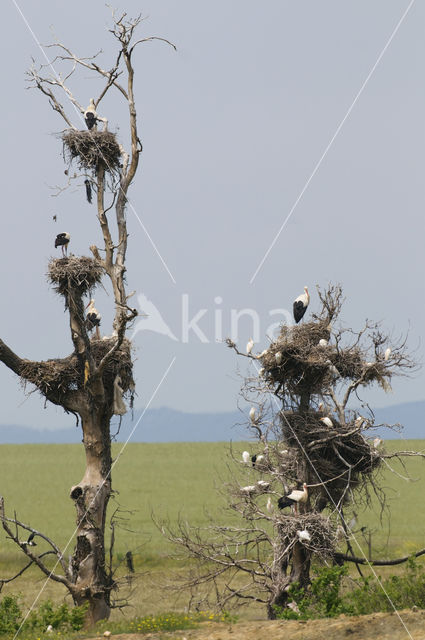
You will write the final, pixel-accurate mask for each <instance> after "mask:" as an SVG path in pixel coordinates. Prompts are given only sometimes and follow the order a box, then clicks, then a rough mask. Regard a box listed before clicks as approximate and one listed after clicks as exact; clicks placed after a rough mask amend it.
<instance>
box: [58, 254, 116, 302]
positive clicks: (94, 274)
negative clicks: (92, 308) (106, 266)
mask: <svg viewBox="0 0 425 640" xmlns="http://www.w3.org/2000/svg"><path fill="white" fill-rule="evenodd" d="M103 273H104V270H103V267H102V265H101V264H100V263H99V262H98V261H97V260H94V259H93V258H88V257H86V256H71V257H70V258H58V259H52V260H50V262H49V265H48V274H47V275H48V278H49V280H50V282H51V283H52V284H53V285H54V288H55V291H57V293H60V294H61V295H66V294H68V293H69V291H70V289H73V290H74V291H75V290H77V291H78V293H79V294H80V295H85V294H86V293H90V292H91V291H92V290H93V289H94V288H95V286H96V285H97V284H99V283H100V281H101V279H102V276H103Z"/></svg>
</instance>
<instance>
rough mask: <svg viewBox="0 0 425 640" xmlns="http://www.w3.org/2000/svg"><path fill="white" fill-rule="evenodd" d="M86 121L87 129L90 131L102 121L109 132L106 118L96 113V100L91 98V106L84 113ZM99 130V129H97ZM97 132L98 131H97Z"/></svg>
mask: <svg viewBox="0 0 425 640" xmlns="http://www.w3.org/2000/svg"><path fill="white" fill-rule="evenodd" d="M84 120H85V122H86V125H87V129H88V130H89V131H90V130H91V129H93V127H95V126H96V122H98V121H101V122H103V124H104V129H103V130H104V131H106V130H107V127H108V121H107V119H106V118H102V117H101V116H99V115H98V114H97V112H96V105H95V103H94V98H90V104H89V106H88V107H87V109H86V110H85V111H84ZM96 128H97V127H96ZM95 131H96V129H95Z"/></svg>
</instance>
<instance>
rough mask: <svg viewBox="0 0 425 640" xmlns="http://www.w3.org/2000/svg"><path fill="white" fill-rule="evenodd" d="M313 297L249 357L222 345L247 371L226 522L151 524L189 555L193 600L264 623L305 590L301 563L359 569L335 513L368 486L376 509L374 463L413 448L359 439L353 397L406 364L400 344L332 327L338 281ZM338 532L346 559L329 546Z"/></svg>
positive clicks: (186, 582)
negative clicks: (233, 608)
mask: <svg viewBox="0 0 425 640" xmlns="http://www.w3.org/2000/svg"><path fill="white" fill-rule="evenodd" d="M319 297H320V301H321V310H320V312H319V313H318V314H317V315H314V314H313V319H312V320H311V321H307V322H302V323H301V324H299V325H296V326H293V327H288V326H282V327H281V331H280V335H279V336H278V338H277V339H276V340H275V341H273V342H272V343H271V344H270V346H269V348H268V349H267V350H266V351H263V352H262V353H261V354H258V355H256V354H254V353H253V352H252V351H251V353H242V352H240V351H239V350H238V348H237V346H236V345H235V343H234V342H232V341H231V340H227V343H228V346H229V347H231V348H232V349H234V350H235V351H236V353H237V354H238V355H239V356H242V357H247V358H250V359H251V360H252V366H253V367H254V368H255V375H253V377H248V378H245V379H244V386H243V389H242V396H243V398H244V401H247V400H248V401H249V402H250V404H251V405H252V407H251V410H250V412H249V413H250V420H249V427H248V428H249V430H250V431H251V432H253V433H254V435H255V439H256V441H257V442H256V444H255V445H254V448H253V449H252V451H250V452H244V453H243V455H242V458H239V456H237V457H235V456H234V455H233V454H232V458H233V461H234V463H235V464H236V465H238V467H237V471H236V472H234V473H232V474H231V476H232V480H231V481H230V482H228V483H227V484H225V485H224V489H223V493H224V494H225V496H226V500H227V502H228V504H229V508H230V510H231V513H233V516H232V515H231V514H229V516H230V522H231V523H232V524H228V525H223V526H221V525H217V524H215V523H211V525H209V526H207V527H204V528H199V527H198V528H195V527H190V526H188V525H187V524H185V523H184V522H183V521H181V522H180V523H179V525H178V528H177V530H176V529H175V527H174V528H173V527H170V526H169V524H167V523H162V524H161V525H160V526H161V527H162V531H163V533H164V534H165V535H166V536H167V537H168V538H169V539H170V540H171V541H173V542H174V543H176V544H177V545H179V546H180V548H181V549H182V552H183V554H184V555H189V556H190V557H192V558H195V559H196V562H195V563H194V564H193V567H192V568H191V569H190V570H189V574H186V575H185V576H183V577H182V586H184V587H185V588H187V587H189V588H191V589H192V590H193V591H194V592H195V593H194V595H193V597H194V598H195V601H196V602H197V603H198V606H208V605H209V606H212V605H213V604H214V605H217V604H218V605H219V606H220V607H228V606H229V604H230V601H232V599H236V600H237V601H238V602H239V603H243V602H245V603H247V602H250V601H251V602H252V601H253V600H254V601H257V602H261V603H264V604H265V605H266V607H267V614H268V617H269V618H274V617H275V616H276V612H277V610H279V609H284V608H285V607H287V606H288V605H291V595H290V593H291V585H295V584H297V588H300V589H301V590H304V591H305V593H306V594H308V586H309V583H310V567H311V562H312V560H313V559H318V560H320V559H321V560H331V561H334V562H335V561H336V562H338V563H342V562H344V560H351V561H355V562H357V564H363V563H364V562H365V558H356V557H355V556H354V552H353V549H352V546H351V544H350V534H351V532H350V530H349V527H348V526H347V524H346V522H347V519H346V516H347V513H346V512H349V511H353V510H354V509H356V505H358V504H359V503H360V502H363V503H364V501H366V502H367V503H368V501H369V498H370V496H371V494H372V493H375V494H376V495H378V497H379V499H380V500H381V505H382V506H383V505H384V503H385V497H384V494H383V492H382V491H381V490H380V487H379V482H378V483H377V477H376V476H377V472H378V471H379V469H380V468H381V466H382V465H383V464H385V465H387V466H390V467H391V462H389V460H390V459H391V458H401V457H402V456H403V455H405V456H409V455H421V454H417V453H416V452H413V451H404V452H402V451H400V452H397V453H392V454H389V453H386V452H385V451H384V449H382V448H381V447H380V446H378V447H377V446H376V445H377V442H374V441H373V437H370V434H372V436H373V429H376V427H377V426H378V425H376V424H374V416H373V412H372V411H371V410H370V408H369V407H368V405H367V404H365V403H362V402H361V399H360V396H359V394H360V392H361V389H364V388H366V387H370V386H371V385H374V384H378V385H380V386H381V387H382V388H383V390H384V391H389V390H390V388H391V387H390V382H391V378H392V377H393V376H395V375H400V374H407V373H408V372H411V371H412V370H413V369H414V368H415V363H414V362H413V360H412V359H411V357H410V356H409V354H408V352H407V348H406V342H405V340H399V341H396V342H397V343H393V344H391V339H390V337H389V336H387V335H384V334H383V333H382V331H381V329H380V327H379V325H377V324H372V323H370V322H366V323H365V325H364V326H363V328H362V329H360V330H359V331H353V330H352V329H344V328H342V327H341V326H338V325H337V322H338V318H339V316H340V312H341V306H342V291H341V288H340V287H339V286H329V287H328V289H327V290H326V291H325V292H320V291H319ZM353 396H354V402H351V409H350V401H351V400H352V397H353ZM353 407H360V411H359V410H357V409H355V408H353ZM379 427H381V429H382V428H383V427H388V428H389V427H390V425H379ZM305 484H306V485H307V496H308V498H307V500H305V498H306V493H305V490H304V491H301V490H302V488H303V485H305ZM292 490H295V496H296V497H297V498H299V497H302V501H300V502H299V503H298V504H297V505H296V506H295V503H294V505H293V507H292V509H289V508H287V507H286V508H283V509H282V508H279V507H282V506H283V507H285V504H287V505H289V504H290V503H291V501H290V500H288V499H285V498H284V496H287V495H288V493H290V492H291V491H292ZM241 519H242V521H245V522H244V523H243V524H241ZM341 537H342V539H344V540H345V541H346V542H347V546H348V548H347V553H346V554H345V553H340V552H339V551H338V544H339V541H340V540H341ZM421 553H424V551H423V550H422V552H419V553H418V555H421ZM404 560H407V558H404ZM397 562H399V561H383V562H379V561H378V562H376V563H377V564H395V563H397ZM208 586H209V587H210V588H208ZM195 594H196V595H195Z"/></svg>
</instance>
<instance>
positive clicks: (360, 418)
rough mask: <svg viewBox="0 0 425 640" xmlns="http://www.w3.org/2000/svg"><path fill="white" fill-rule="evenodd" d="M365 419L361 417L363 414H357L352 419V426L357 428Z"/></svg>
mask: <svg viewBox="0 0 425 640" xmlns="http://www.w3.org/2000/svg"><path fill="white" fill-rule="evenodd" d="M365 421H366V418H363V416H357V418H356V419H355V420H354V426H355V427H357V429H358V428H359V427H361V426H362V424H363V422H365Z"/></svg>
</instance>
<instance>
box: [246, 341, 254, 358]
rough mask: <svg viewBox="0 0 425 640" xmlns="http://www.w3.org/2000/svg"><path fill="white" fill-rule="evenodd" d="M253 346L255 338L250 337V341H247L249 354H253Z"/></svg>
mask: <svg viewBox="0 0 425 640" xmlns="http://www.w3.org/2000/svg"><path fill="white" fill-rule="evenodd" d="M253 346H254V340H253V339H252V338H250V339H249V340H248V342H247V343H246V352H247V354H248V355H250V354H251V351H252V347H253Z"/></svg>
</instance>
